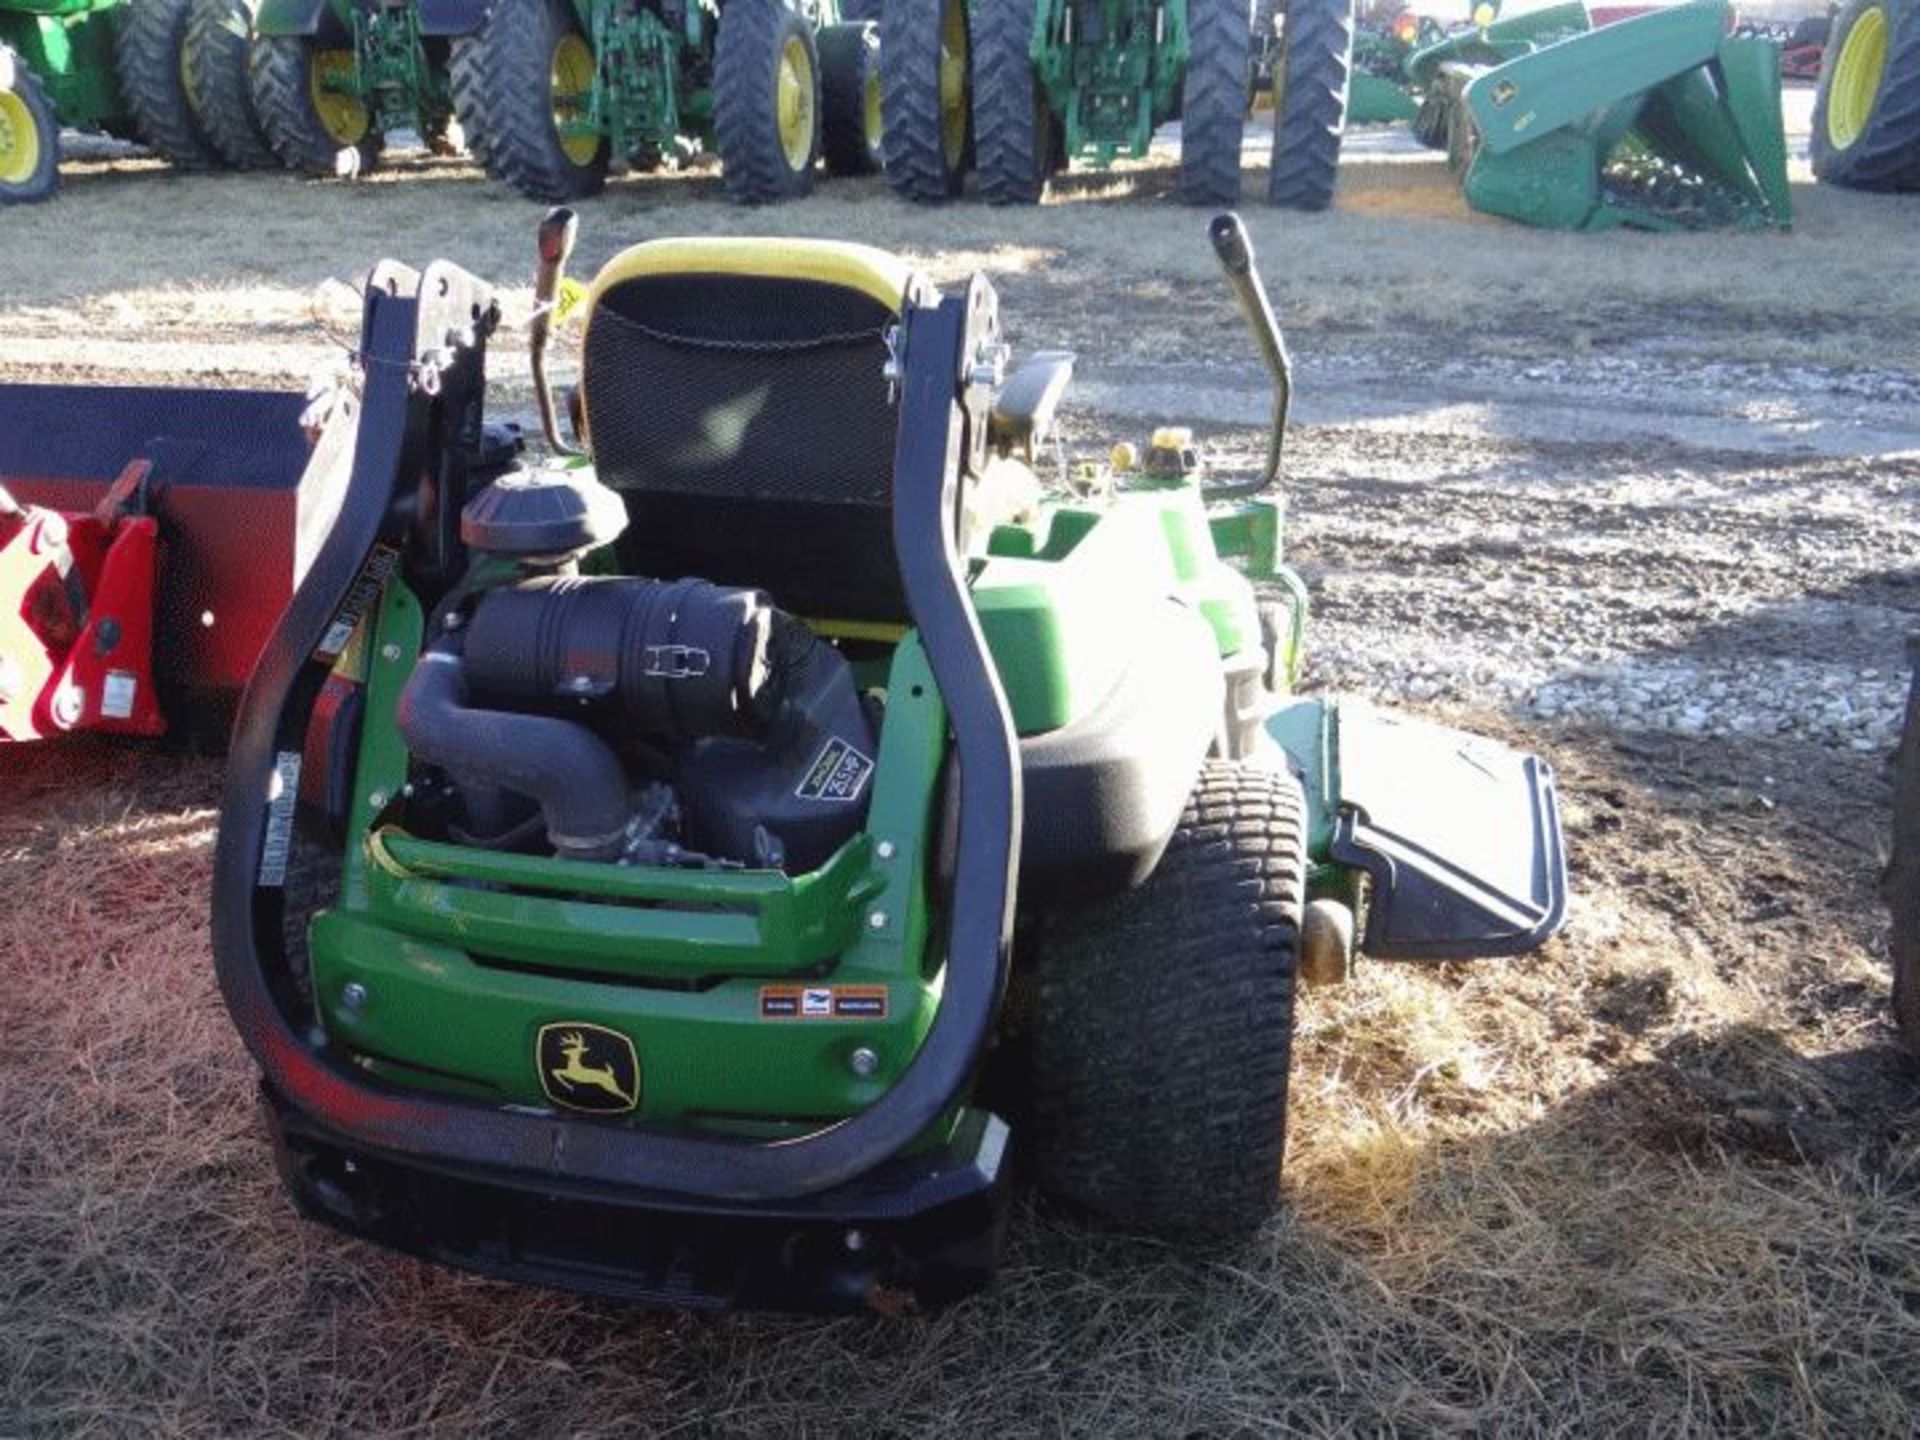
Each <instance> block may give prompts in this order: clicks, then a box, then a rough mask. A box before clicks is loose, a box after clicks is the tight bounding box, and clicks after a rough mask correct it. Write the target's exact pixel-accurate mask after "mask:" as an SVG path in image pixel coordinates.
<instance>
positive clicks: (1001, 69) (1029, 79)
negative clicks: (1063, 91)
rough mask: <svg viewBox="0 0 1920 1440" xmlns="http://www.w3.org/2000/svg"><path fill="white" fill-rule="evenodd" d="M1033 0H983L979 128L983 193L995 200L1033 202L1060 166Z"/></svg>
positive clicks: (976, 67)
mask: <svg viewBox="0 0 1920 1440" xmlns="http://www.w3.org/2000/svg"><path fill="white" fill-rule="evenodd" d="M1033 13H1034V12H1033V0H976V3H975V5H974V7H973V15H972V26H973V30H972V33H971V35H970V36H969V37H968V44H969V48H970V49H971V50H972V52H973V53H972V57H971V60H970V64H971V67H972V75H971V84H972V87H973V132H974V146H975V151H976V157H977V160H978V163H979V167H980V194H981V196H982V198H984V199H985V200H986V201H987V202H988V203H989V204H993V205H1034V204H1038V203H1039V200H1040V196H1041V194H1042V193H1043V192H1044V191H1045V190H1046V188H1047V177H1048V176H1049V175H1051V174H1052V173H1053V172H1054V163H1053V155H1052V153H1051V151H1052V148H1053V145H1052V142H1053V138H1054V126H1053V114H1052V111H1051V110H1050V109H1049V108H1048V104H1047V95H1046V88H1045V87H1044V86H1043V85H1041V83H1040V77H1039V76H1037V75H1035V74H1034V71H1033V58H1032V56H1031V54H1030V53H1029V46H1030V45H1031V43H1032V40H1033Z"/></svg>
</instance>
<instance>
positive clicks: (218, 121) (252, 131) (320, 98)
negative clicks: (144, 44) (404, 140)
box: [186, 0, 485, 175]
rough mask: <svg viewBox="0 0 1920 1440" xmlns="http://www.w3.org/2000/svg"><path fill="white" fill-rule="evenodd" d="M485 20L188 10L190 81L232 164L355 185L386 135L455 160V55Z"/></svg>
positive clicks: (380, 9)
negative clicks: (410, 136) (235, 61)
mask: <svg viewBox="0 0 1920 1440" xmlns="http://www.w3.org/2000/svg"><path fill="white" fill-rule="evenodd" d="M484 13H485V5H484V0H193V15H192V20H191V24H190V26H189V31H188V38H187V52H186V66H187V78H188V81H189V83H190V84H191V86H192V87H193V91H194V100H195V103H196V105H197V107H198V109H199V112H200V116H201V120H202V123H203V124H204V125H205V126H206V129H207V132H208V134H209V136H210V137H211V138H212V140H213V142H214V143H215V145H216V146H217V148H218V149H219V150H220V151H221V153H222V154H223V155H224V156H226V158H227V159H228V160H229V162H230V163H232V164H235V165H240V166H247V167H262V166H269V165H273V164H284V165H286V166H287V167H288V168H290V169H293V170H298V171H301V172H303V173H306V174H309V175H355V174H360V173H363V172H364V171H366V170H369V169H371V168H372V167H373V166H374V165H376V164H377V163H378V162H379V160H380V157H381V154H382V152H383V151H384V149H385V147H386V142H387V137H388V136H389V135H390V134H392V133H393V132H395V131H400V130H410V131H412V132H414V133H415V134H417V135H418V136H420V138H421V139H422V140H423V141H424V142H425V143H426V144H427V146H428V147H429V148H430V149H433V150H435V151H437V152H439V153H452V151H453V149H454V145H453V141H452V137H451V127H452V124H453V118H454V103H453V85H454V80H453V76H452V73H451V60H452V52H453V48H454V45H455V43H456V41H457V39H458V38H459V37H461V36H465V35H468V34H471V33H472V32H473V31H474V30H476V29H477V28H478V27H479V25H480V22H481V19H482V16H483V15H484ZM235 55H238V56H239V57H241V60H242V64H241V66H240V67H238V68H237V69H236V67H235V66H233V65H232V64H231V63H230V58H229V57H231V56H235Z"/></svg>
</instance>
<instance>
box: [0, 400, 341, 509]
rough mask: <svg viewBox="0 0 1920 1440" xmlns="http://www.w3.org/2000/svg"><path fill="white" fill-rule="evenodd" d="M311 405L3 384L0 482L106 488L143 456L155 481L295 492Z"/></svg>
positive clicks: (305, 454)
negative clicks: (91, 483)
mask: <svg viewBox="0 0 1920 1440" xmlns="http://www.w3.org/2000/svg"><path fill="white" fill-rule="evenodd" d="M305 405H306V401H305V400H304V398H303V397H301V396H299V395H288V394H276V393H274V392H272V391H266V390H163V389H154V388H149V387H144V386H118V385H0V478H4V477H5V476H7V475H19V476H38V477H41V478H44V479H69V480H99V481H107V480H112V479H113V478H114V477H115V476H117V475H118V474H119V473H120V472H121V471H122V470H123V469H125V468H126V465H127V462H128V461H129V460H133V459H135V458H138V457H140V456H145V457H146V458H148V459H150V460H152V461H153V462H154V475H153V478H154V480H155V481H157V482H167V481H175V480H182V481H186V480H190V481H195V482H198V483H201V484H219V485H229V486H235V487H240V488H245V489H255V490H291V489H293V488H294V487H295V486H296V485H297V484H298V483H299V480H300V472H301V471H302V470H303V469H304V468H305V466H306V463H307V442H306V437H305V436H304V435H303V434H302V433H301V430H300V412H301V411H302V409H304V408H305Z"/></svg>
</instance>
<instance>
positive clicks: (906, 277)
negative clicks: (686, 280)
mask: <svg viewBox="0 0 1920 1440" xmlns="http://www.w3.org/2000/svg"><path fill="white" fill-rule="evenodd" d="M646 275H750V276H757V277H760V278H764V279H768V280H812V281H818V282H820V283H822V284H827V285H840V286H844V287H846V288H847V289H849V290H857V291H859V292H860V293H862V294H864V295H870V296H872V297H873V298H874V299H875V300H878V301H879V302H880V303H881V304H882V305H885V306H887V307H888V308H889V309H890V310H892V311H893V312H894V313H895V314H898V313H899V311H900V308H901V306H902V305H903V304H904V303H905V300H906V297H907V294H908V290H909V287H911V286H913V285H914V284H915V282H916V279H917V277H916V274H915V272H914V270H913V268H912V267H911V266H909V265H908V264H907V263H906V262H905V261H904V260H902V259H900V257H899V256H897V255H890V254H888V253H887V252H886V251H885V250H877V249H875V248H874V247H873V246H871V245H854V244H850V243H849V242H847V241H844V240H790V239H777V238H770V237H762V236H724V237H722V236H688V237H676V238H668V239H662V240H647V241H644V242H643V243H641V244H639V245H634V246H631V247H629V248H628V249H626V250H623V251H621V252H620V253H619V254H618V255H616V256H614V257H613V259H611V260H609V261H608V262H607V263H606V265H605V266H604V267H602V269H601V271H600V273H599V275H598V276H596V277H595V279H594V282H593V290H592V292H591V293H590V294H589V296H588V306H589V308H588V314H589V316H591V314H592V307H593V306H596V305H598V304H599V303H600V297H601V296H602V295H604V294H605V293H606V292H607V291H608V290H610V289H612V288H613V287H614V286H616V285H619V284H621V283H622V282H623V281H627V280H635V279H639V278H640V277H642V276H646ZM922 283H924V282H922Z"/></svg>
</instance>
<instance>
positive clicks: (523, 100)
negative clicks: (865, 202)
mask: <svg viewBox="0 0 1920 1440" xmlns="http://www.w3.org/2000/svg"><path fill="white" fill-rule="evenodd" d="M839 17H840V12H839V7H838V6H837V5H836V4H835V3H834V0H724V3H721V0H640V3H631V0H493V3H492V5H491V6H490V7H489V10H488V13H487V16H486V20H485V23H484V25H482V26H480V27H479V29H478V30H477V32H476V33H475V34H474V35H473V36H472V37H471V38H469V39H466V40H463V41H461V42H460V43H459V44H458V45H457V46H456V47H455V51H454V59H453V77H454V78H453V89H454V103H455V108H456V109H457V110H458V112H459V115H460V120H461V125H462V128H463V129H464V130H465V131H466V132H467V134H468V135H469V136H473V137H476V138H477V139H478V140H479V141H480V143H481V145H482V147H483V157H482V158H483V160H484V163H485V164H486V166H487V168H488V170H489V172H490V173H492V174H493V175H494V176H495V177H496V178H498V179H502V180H505V181H507V182H508V183H509V184H511V185H513V186H514V187H515V188H516V189H518V190H520V191H521V192H522V193H524V194H526V195H530V196H533V197H535V198H537V199H542V200H569V199H575V198H578V197H581V196H586V195H591V194H593V193H595V192H596V191H598V190H599V189H600V188H601V186H602V185H604V184H605V183H606V177H607V173H608V170H609V169H610V168H611V167H612V166H613V165H614V164H616V163H618V164H621V165H626V166H632V167H634V168H638V169H651V168H654V167H655V166H658V165H659V164H661V163H662V161H663V160H665V159H666V158H667V157H669V156H671V155H673V154H674V153H675V152H676V150H677V149H678V148H679V147H680V146H681V145H683V144H685V143H686V142H687V141H689V140H691V141H693V142H695V143H697V144H700V145H703V146H711V147H712V148H714V149H715V150H717V151H718V153H719V156H720V162H721V166H722V173H723V178H724V183H725V186H726V192H727V195H728V196H729V198H731V199H734V200H736V201H740V202H742V203H746V204H764V203H768V202H772V201H777V200H783V199H787V198H790V197H793V196H797V195H802V194H805V193H806V192H807V191H808V190H809V189H810V188H811V187H812V185H813V173H814V167H815V164H816V162H817V161H818V160H820V159H821V158H822V156H824V158H825V160H826V164H827V168H828V170H829V171H830V172H831V173H834V174H862V173H866V172H867V171H870V170H872V169H874V168H875V167H876V165H877V164H878V161H879V126H880V107H879V94H880V91H879V84H880V82H879V57H878V44H879V41H878V35H877V31H876V28H875V27H874V26H873V25H872V24H870V23H848V24H843V23H841V22H840V18H839Z"/></svg>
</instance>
